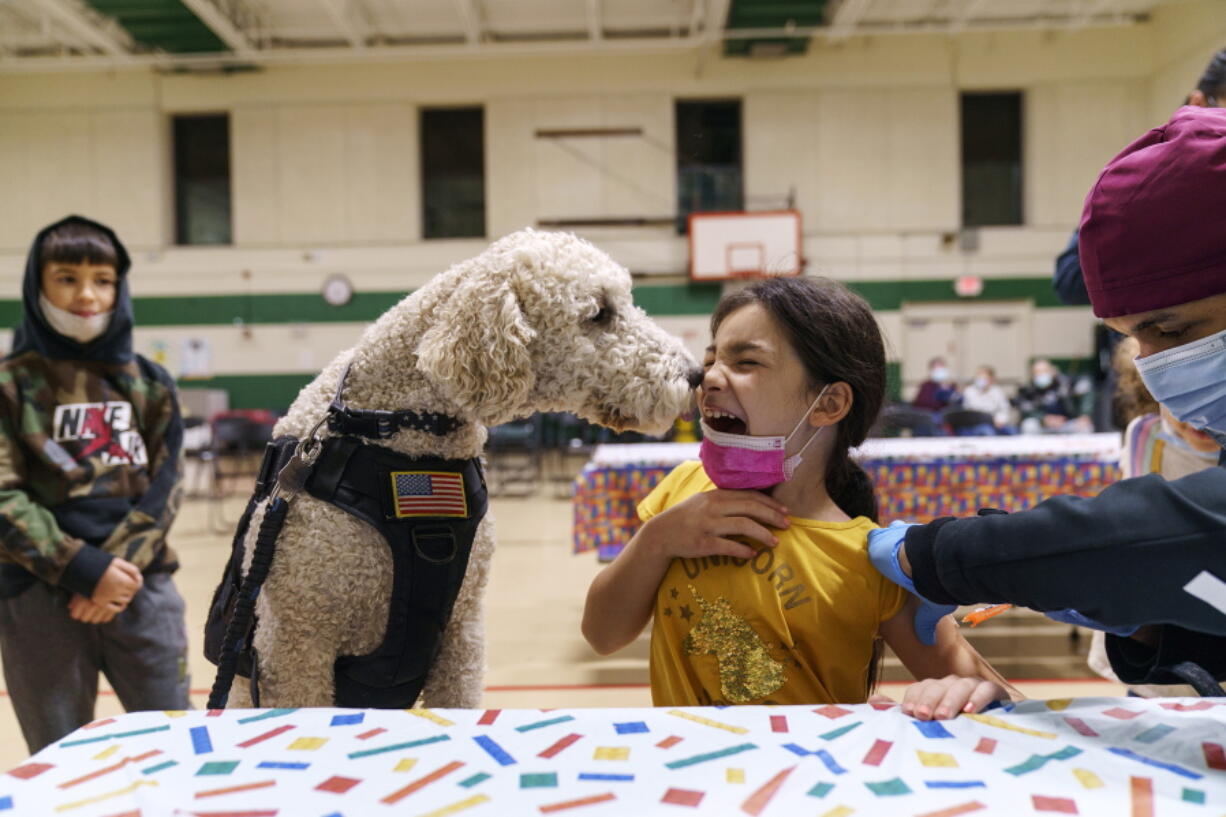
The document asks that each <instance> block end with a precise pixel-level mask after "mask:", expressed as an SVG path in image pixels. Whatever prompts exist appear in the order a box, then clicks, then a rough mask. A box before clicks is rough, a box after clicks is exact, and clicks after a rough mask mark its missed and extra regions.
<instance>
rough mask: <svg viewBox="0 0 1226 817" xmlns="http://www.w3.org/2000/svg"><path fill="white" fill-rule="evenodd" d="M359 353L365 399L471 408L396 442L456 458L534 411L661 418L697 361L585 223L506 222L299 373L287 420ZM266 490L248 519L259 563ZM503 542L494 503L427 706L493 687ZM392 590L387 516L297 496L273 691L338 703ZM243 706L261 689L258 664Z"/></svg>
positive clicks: (383, 621)
mask: <svg viewBox="0 0 1226 817" xmlns="http://www.w3.org/2000/svg"><path fill="white" fill-rule="evenodd" d="M346 367H348V368H349V372H348V375H347V376H346V380H345V388H344V393H345V402H346V403H347V404H348V406H350V407H352V408H357V409H366V410H369V409H378V410H387V411H394V410H401V409H411V410H413V411H416V412H437V413H440V414H444V415H449V416H451V417H454V418H456V419H458V420H459V421H460V424H459V427H458V428H456V429H455V430H453V431H451V432H450V433H447V434H444V435H436V434H431V433H427V432H423V431H415V430H409V429H405V430H401V431H398V432H396V433H395V434H394V435H392V436H391V437H389V438H388V439H386V440H384V441H382V443H381V444H383V445H385V446H386V447H388V448H390V449H392V450H394V451H396V452H400V453H402V454H407V455H412V456H436V457H443V458H447V459H467V458H471V457H477V456H479V455H480V453H481V450H482V447H483V445H484V443H485V440H486V426H488V425H495V424H498V423H503V422H506V421H508V420H511V419H513V418H516V417H523V416H527V415H529V414H531V413H533V412H536V411H570V412H573V413H575V414H577V415H579V416H581V417H583V418H585V419H587V420H590V421H592V422H595V423H599V424H601V425H605V426H609V427H612V428H615V429H619V430H620V429H632V428H633V429H639V430H642V431H646V432H649V433H659V432H663V431H664V430H665V429H667V428H668V427H669V426H670V424H671V423H672V421H673V419H674V418H675V417H676V416H677V415H678V414H679V413H680V412H681V411H683V410H684V409H685V408H686V406H687V404H688V401H689V399H690V383H691V382H692V378H694V377H695V372H696V369H695V365H694V361H693V359H692V357H691V356H690V355H689V354H688V352H687V351H686V350H685V348H684V347H683V346H682V344H681V342H680V341H679V340H677V339H676V338H674V337H672V336H671V335H669V334H667V333H666V332H664V331H663V330H662V329H660V328H659V327H658V326H657V325H656V324H655V323H653V322H652V321H651V320H650V319H649V318H648V317H647V315H646V314H645V313H644V312H643V311H642V310H641V309H639V308H638V307H636V306H634V304H633V302H632V300H631V295H630V275H629V273H628V272H627V271H626V270H625V269H624V268H622V267H621V266H619V265H618V264H616V263H615V262H614V261H613V260H612V259H611V258H609V257H608V256H607V255H606V254H604V253H603V252H601V251H600V250H598V249H596V248H595V247H594V246H592V245H591V244H589V243H587V242H586V241H583V240H581V239H579V238H576V237H574V236H572V235H568V234H562V233H547V232H538V231H533V230H524V231H521V232H518V233H514V234H512V235H509V236H507V237H505V238H503V239H501V240H499V241H498V242H496V243H495V244H493V245H492V246H490V247H489V248H488V249H487V250H486V251H485V252H483V253H481V254H480V255H478V256H477V257H475V258H472V259H469V260H467V261H463V262H461V263H459V264H456V265H455V266H453V267H452V268H451V269H449V270H447V271H446V272H444V273H441V274H440V275H438V276H436V277H434V278H433V279H432V280H430V281H429V282H428V283H427V284H426V285H425V286H424V287H422V288H421V289H419V290H417V291H416V292H414V293H412V294H411V295H409V296H408V297H406V298H405V299H404V300H403V301H401V302H400V303H399V304H397V305H396V306H394V307H392V308H391V309H390V310H388V311H387V312H386V313H385V314H384V315H383V316H382V317H380V318H379V319H378V320H377V321H376V322H375V323H374V324H372V325H371V326H370V327H369V328H368V329H367V330H366V332H365V333H364V334H363V336H362V338H361V340H360V341H359V342H358V344H357V345H356V346H354V347H353V348H352V349H349V350H347V351H345V352H342V353H341V354H340V355H339V356H338V357H337V358H336V360H334V361H333V362H332V363H331V364H330V365H329V366H328V367H327V368H326V369H325V370H324V371H323V372H322V373H321V374H320V375H319V376H318V377H317V378H316V379H315V380H314V381H313V382H312V383H310V384H309V385H308V386H306V387H305V388H304V389H303V390H302V392H301V393H300V394H299V395H298V398H297V399H296V400H295V401H294V403H293V405H292V406H291V407H290V409H289V413H288V414H287V415H286V416H285V417H284V418H283V419H282V420H281V421H280V422H278V423H277V426H276V429H275V431H274V434H275V436H278V437H279V436H283V435H291V436H294V437H298V438H302V437H304V436H306V435H307V434H308V433H309V432H310V431H311V429H312V428H314V427H315V426H316V425H317V424H318V423H319V422H320V420H321V419H322V418H323V417H324V416H325V413H326V412H327V410H328V406H329V403H330V402H331V401H332V399H333V395H334V393H335V391H336V388H337V383H338V380H339V379H340V377H341V375H342V372H344V371H345V369H346ZM264 507H265V506H261V507H259V508H258V509H257V510H256V512H255V514H254V515H253V517H252V520H251V525H250V527H249V529H248V534H247V537H246V546H245V560H244V566H243V570H244V572H246V571H247V570H248V569H249V567H250V562H251V553H252V550H253V546H252V545H253V542H254V539H255V535H256V531H257V530H258V528H259V525H260V520H261V518H262V516H263V510H264ZM493 550H494V536H493V529H492V521H491V519H490V517H489V516H488V515H487V516H486V517H485V519H484V520H483V521H482V522H481V524H480V526H479V527H478V528H477V533H476V537H475V539H474V541H473V545H472V551H471V555H470V557H469V561H468V567H467V573H466V574H465V575H464V579H463V583H462V586H461V588H460V591H459V595H458V597H457V598H456V601H455V605H454V607H453V608H452V613H451V618H450V620H449V623H448V624H447V626H446V629H445V632H444V635H443V642H442V646H441V649H440V650H439V653H438V657H437V658H436V660H435V662H434V664H433V666H432V667H431V668H430V670H429V673H428V675H427V678H426V681H425V686H424V689H423V692H422V696H421V700H422V701H423V702H424V704H425V705H427V706H437V707H475V706H478V705H479V704H480V701H481V696H482V692H483V683H482V681H483V673H484V667H485V651H484V622H483V612H482V594H483V590H484V588H485V586H486V581H487V579H488V577H489V569H490V558H491V556H492V554H493ZM391 597H392V557H391V555H390V553H389V546H388V544H387V542H386V541H385V540H384V538H383V537H382V536H381V535H380V533H379V532H378V531H377V530H376V528H375V527H373V526H371V525H369V524H367V523H366V522H364V521H362V520H360V519H358V518H357V517H355V516H353V515H350V514H348V513H346V512H344V511H343V510H341V509H339V508H337V507H336V506H334V505H331V504H328V503H325V502H321V501H319V500H317V499H315V498H313V497H311V496H308V495H306V494H303V495H300V496H299V497H297V499H295V500H294V501H293V503H292V504H291V506H290V510H289V514H288V516H287V518H286V522H285V526H284V529H283V530H282V531H281V534H280V537H279V539H278V540H277V548H276V555H275V558H274V559H273V562H272V567H271V570H270V572H269V575H268V578H267V581H266V582H265V584H264V586H263V590H262V592H261V593H260V596H259V598H258V601H257V604H256V615H257V618H258V626H257V628H256V631H255V635H254V638H253V644H254V646H255V649H256V653H257V655H258V673H257V674H258V682H259V684H258V692H259V696H260V697H259V705H260V706H273V707H303V706H331V705H333V703H334V674H333V667H334V663H335V662H336V660H337V659H338V657H341V656H355V655H365V654H367V653H370V652H371V651H373V650H375V649H376V648H377V647H379V645H380V644H382V643H383V639H384V635H385V631H386V629H387V624H388V612H389V602H390V599H391ZM229 706H232V707H235V706H239V707H241V706H251V696H250V691H249V683H248V682H247V681H246V680H245V679H242V678H240V679H238V680H237V681H236V683H235V685H234V690H233V693H232V695H231V698H230V701H229Z"/></svg>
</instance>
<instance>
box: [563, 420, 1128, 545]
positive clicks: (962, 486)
mask: <svg viewBox="0 0 1226 817" xmlns="http://www.w3.org/2000/svg"><path fill="white" fill-rule="evenodd" d="M942 440H945V442H944V443H943V445H944V448H943V449H942V448H941V445H942V442H941V441H942ZM972 440H986V441H987V442H973V441H972ZM1028 445H1029V446H1030V447H1028ZM697 452H698V448H697V446H696V445H693V444H690V445H686V444H665V443H655V444H645V445H642V446H641V447H639V446H632V445H621V446H601V448H600V449H597V452H596V455H595V456H594V457H593V459H592V461H591V462H590V463H588V465H587V467H586V468H584V470H583V473H581V474H580V475H579V477H578V478H577V479H576V480H575V496H574V502H573V510H574V527H573V531H572V533H573V541H574V552H575V553H584V552H586V551H589V550H595V551H597V553H598V555H599V557H600V559H601V560H604V561H608V560H610V559H612V558H613V557H614V556H616V555H617V554H618V552H619V551H620V550H621V548H622V547H623V546H624V545H625V544H626V542H628V541H630V537H632V536H633V535H634V532H635V531H636V530H638V526H639V519H638V514H637V513H636V511H635V507H636V506H637V505H638V503H639V501H640V500H642V499H643V498H644V497H645V496H647V494H648V493H650V492H651V489H652V488H654V487H655V485H656V483H658V482H659V481H660V480H662V479H663V478H664V476H665V475H666V474H668V472H669V471H671V470H672V469H673V467H674V466H676V465H677V464H678V463H680V462H682V461H684V460H686V459H696V458H697ZM1118 457H1119V450H1118V436H1117V435H1113V434H1088V435H1078V436H1076V437H1075V438H1074V437H1072V435H1070V436H1069V437H1033V438H1026V437H989V438H937V439H933V438H920V439H891V440H869V441H867V442H866V444H865V446H864V447H863V449H861V450H860V451H858V452H857V460H858V462H859V463H860V465H861V466H863V467H864V470H866V471H867V472H868V474H869V476H870V477H872V479H873V484H874V485H875V486H876V491H877V502H878V504H879V505H880V508H881V523H882V524H883V525H884V524H889V523H890V522H892V521H894V520H895V519H903V520H906V521H908V522H930V521H932V520H933V519H936V518H938V517H941V516H968V515H973V514H975V513H977V512H978V511H979V509H980V508H999V509H1001V510H1005V511H1021V510H1025V509H1027V508H1032V507H1034V506H1035V505H1037V504H1038V503H1040V502H1042V501H1043V500H1044V499H1046V498H1047V497H1049V496H1055V495H1057V494H1076V495H1078V496H1094V495H1096V494H1098V492H1099V491H1101V490H1102V489H1103V488H1106V487H1107V486H1108V485H1110V484H1111V483H1113V482H1115V481H1116V480H1118V479H1119V478H1120V471H1119V465H1118Z"/></svg>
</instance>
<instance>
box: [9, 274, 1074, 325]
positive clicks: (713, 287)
mask: <svg viewBox="0 0 1226 817" xmlns="http://www.w3.org/2000/svg"><path fill="white" fill-rule="evenodd" d="M846 283H847V286H848V287H850V288H851V289H852V290H854V291H855V292H858V293H860V295H861V296H863V297H864V299H865V300H867V301H868V303H869V305H870V306H871V307H872V308H873V309H876V310H896V309H899V308H901V307H902V305H903V304H904V303H925V302H932V301H1003V300H1014V301H1015V300H1030V301H1033V302H1034V304H1035V305H1036V306H1041V307H1058V306H1063V304H1061V303H1060V302H1059V300H1057V299H1056V295H1055V293H1054V292H1053V291H1052V288H1051V281H1050V279H1048V278H989V279H985V280H984V285H983V294H981V295H980V296H978V297H977V298H958V297H957V296H956V295H954V291H953V283H952V282H951V281H949V280H943V279H924V280H917V281H848V282H846ZM720 290H721V288H720V285H719V284H710V283H684V284H639V285H638V286H636V287H635V288H634V300H635V303H637V304H638V305H639V306H641V307H643V309H645V310H647V312H648V314H650V315H654V316H657V317H662V316H667V315H710V314H711V311H712V310H713V309H715V304H716V303H718V302H719V296H720ZM405 294H406V293H404V292H359V293H355V294H354V296H353V299H352V300H350V301H349V303H347V304H345V305H344V306H330V305H329V304H327V303H325V302H324V300H323V298H321V297H320V296H319V295H318V294H317V293H313V292H295V293H270V294H249V295H174V296H154V297H143V298H135V299H134V306H135V309H136V325H137V326H142V327H150V326H227V325H231V324H235V323H238V322H242V323H248V324H278V323H338V322H353V323H364V322H367V321H373V320H375V319H376V318H378V317H379V316H380V315H382V314H383V313H384V312H385V311H387V310H388V309H389V308H390V307H392V306H393V305H395V304H396V303H398V302H399V301H400V299H401V298H403V297H404V296H405ZM20 320H21V301H19V300H0V325H4V326H16V325H17V323H18V322H19V321H20Z"/></svg>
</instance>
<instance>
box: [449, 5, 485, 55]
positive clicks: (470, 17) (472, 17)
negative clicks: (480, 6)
mask: <svg viewBox="0 0 1226 817" xmlns="http://www.w3.org/2000/svg"><path fill="white" fill-rule="evenodd" d="M454 2H455V7H456V11H457V12H458V13H459V15H460V23H461V24H462V25H463V26H464V40H465V42H467V43H469V44H470V45H476V44H477V43H479V42H481V35H482V31H481V13H480V12H479V11H478V10H477V7H476V5H474V0H454Z"/></svg>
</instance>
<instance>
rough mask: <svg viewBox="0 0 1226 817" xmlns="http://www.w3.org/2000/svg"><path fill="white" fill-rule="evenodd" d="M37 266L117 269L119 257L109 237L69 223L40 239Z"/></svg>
mask: <svg viewBox="0 0 1226 817" xmlns="http://www.w3.org/2000/svg"><path fill="white" fill-rule="evenodd" d="M39 261H40V266H41V265H46V264H57V263H58V264H99V265H101V264H110V265H111V266H112V267H115V268H116V269H118V268H119V253H118V252H116V250H115V244H114V243H113V242H112V241H111V237H110V236H108V235H107V234H106V233H104V232H103V231H102V230H99V229H98V228H97V227H91V226H90V225H88V224H82V223H80V222H79V221H70V222H68V223H67V224H61V225H60V226H59V227H56V228H55V229H54V230H52V231H51V232H49V233H47V234H46V235H45V236H43V241H42V246H40V247H39Z"/></svg>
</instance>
